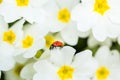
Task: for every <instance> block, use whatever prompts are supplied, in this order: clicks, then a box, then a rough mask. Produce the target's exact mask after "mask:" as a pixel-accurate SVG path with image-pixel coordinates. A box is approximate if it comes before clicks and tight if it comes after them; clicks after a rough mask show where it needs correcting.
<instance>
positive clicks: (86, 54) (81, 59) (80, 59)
mask: <svg viewBox="0 0 120 80" xmlns="http://www.w3.org/2000/svg"><path fill="white" fill-rule="evenodd" d="M91 59H92V52H91V51H90V50H85V51H82V52H80V53H77V54H76V55H75V58H74V60H73V63H72V66H74V67H78V66H79V65H83V64H84V63H85V62H87V61H89V60H91Z"/></svg>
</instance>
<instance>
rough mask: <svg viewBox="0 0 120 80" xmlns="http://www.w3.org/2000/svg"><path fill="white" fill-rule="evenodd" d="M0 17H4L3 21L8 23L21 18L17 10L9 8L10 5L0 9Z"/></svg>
mask: <svg viewBox="0 0 120 80" xmlns="http://www.w3.org/2000/svg"><path fill="white" fill-rule="evenodd" d="M0 12H1V15H2V16H4V18H5V21H6V22H8V23H10V22H14V21H16V20H17V19H20V18H21V16H20V14H19V10H18V9H17V7H15V6H11V5H8V4H7V5H4V6H3V7H2V8H1V9H0Z"/></svg>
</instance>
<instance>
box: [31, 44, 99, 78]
mask: <svg viewBox="0 0 120 80" xmlns="http://www.w3.org/2000/svg"><path fill="white" fill-rule="evenodd" d="M74 55H75V50H74V49H73V48H72V47H69V46H65V47H63V48H55V49H53V50H51V56H50V58H48V59H45V60H40V61H38V62H36V63H35V65H34V69H35V70H36V72H37V73H36V74H35V75H34V77H33V80H89V76H90V75H91V74H92V73H94V71H95V69H96V67H97V63H96V61H95V60H94V59H93V58H92V53H91V51H89V50H86V51H83V52H80V53H78V54H76V55H75V56H74Z"/></svg>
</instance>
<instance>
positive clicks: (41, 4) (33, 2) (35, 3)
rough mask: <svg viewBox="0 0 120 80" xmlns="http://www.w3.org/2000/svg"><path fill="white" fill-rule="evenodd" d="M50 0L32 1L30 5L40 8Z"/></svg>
mask: <svg viewBox="0 0 120 80" xmlns="http://www.w3.org/2000/svg"><path fill="white" fill-rule="evenodd" d="M48 1H49V0H30V4H31V6H32V7H37V8H40V7H41V6H43V5H44V4H45V3H47V2H48Z"/></svg>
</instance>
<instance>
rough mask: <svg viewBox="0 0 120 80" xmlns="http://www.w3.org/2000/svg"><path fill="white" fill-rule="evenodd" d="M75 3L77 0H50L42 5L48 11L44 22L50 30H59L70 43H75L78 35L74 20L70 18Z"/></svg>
mask: <svg viewBox="0 0 120 80" xmlns="http://www.w3.org/2000/svg"><path fill="white" fill-rule="evenodd" d="M65 3H66V4H65ZM77 3H79V0H51V1H49V2H48V4H46V5H45V6H44V7H43V8H44V9H45V11H46V12H47V13H48V19H47V20H46V24H47V25H48V27H49V29H50V32H60V34H61V37H62V38H63V40H64V41H65V42H66V43H68V44H70V45H76V44H77V41H78V36H79V34H78V30H77V27H76V26H77V25H76V22H74V21H72V20H71V10H72V9H73V7H74V6H75V5H76V4H77Z"/></svg>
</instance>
